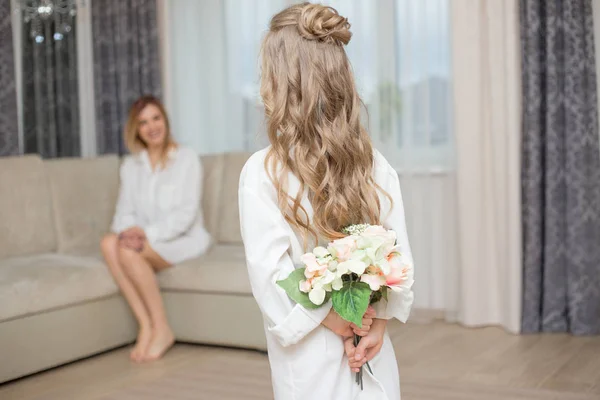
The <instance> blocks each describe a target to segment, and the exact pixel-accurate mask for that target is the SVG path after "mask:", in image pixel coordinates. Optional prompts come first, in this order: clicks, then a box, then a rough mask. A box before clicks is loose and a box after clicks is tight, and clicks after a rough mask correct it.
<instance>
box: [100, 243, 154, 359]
mask: <svg viewBox="0 0 600 400" xmlns="http://www.w3.org/2000/svg"><path fill="white" fill-rule="evenodd" d="M100 247H101V249H102V254H103V255H104V259H105V260H106V263H107V264H108V269H109V271H110V273H111V274H112V276H113V278H114V280H115V282H116V283H117V285H118V286H119V289H121V293H122V294H123V296H124V297H125V300H127V303H129V307H131V310H132V311H133V314H134V315H135V318H136V319H137V321H138V324H139V333H138V337H137V342H136V345H135V347H134V348H133V350H132V351H131V354H130V356H131V359H132V360H134V361H142V357H143V355H144V353H145V352H146V349H147V348H148V346H149V345H150V341H151V339H152V324H151V320H150V314H148V311H147V310H146V306H145V305H144V303H143V301H142V298H141V297H140V295H139V293H138V292H137V291H136V288H135V287H134V285H133V284H132V282H131V280H130V279H129V277H128V276H127V274H125V272H124V271H123V266H122V265H121V263H120V262H119V238H118V237H117V235H115V234H114V233H111V234H108V235H106V236H104V238H103V239H102V242H101V245H100Z"/></svg>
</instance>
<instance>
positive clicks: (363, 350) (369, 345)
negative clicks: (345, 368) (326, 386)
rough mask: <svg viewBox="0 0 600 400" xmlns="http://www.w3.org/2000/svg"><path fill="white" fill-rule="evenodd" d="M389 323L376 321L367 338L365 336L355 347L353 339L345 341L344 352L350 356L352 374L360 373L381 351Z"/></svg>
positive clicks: (380, 320)
mask: <svg viewBox="0 0 600 400" xmlns="http://www.w3.org/2000/svg"><path fill="white" fill-rule="evenodd" d="M386 325H387V321H386V320H384V319H375V321H374V322H373V325H372V327H371V329H370V331H369V333H368V334H367V335H366V336H363V337H362V338H361V339H360V342H359V343H358V346H354V340H353V339H352V338H349V339H346V340H345V341H344V350H345V351H346V355H347V356H348V365H349V366H350V368H351V369H352V372H358V371H359V368H360V367H362V366H363V365H364V364H365V363H366V362H367V361H371V360H372V359H373V358H374V357H375V356H376V355H377V354H378V353H379V351H380V350H381V346H383V338H384V334H385V327H386Z"/></svg>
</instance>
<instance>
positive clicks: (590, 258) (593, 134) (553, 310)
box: [521, 0, 600, 335]
mask: <svg viewBox="0 0 600 400" xmlns="http://www.w3.org/2000/svg"><path fill="white" fill-rule="evenodd" d="M521 40H522V55H523V57H522V59H523V61H522V63H523V65H522V67H523V154H522V155H523V157H522V202H523V208H522V213H523V266H524V275H523V321H522V322H523V326H522V330H523V332H526V333H528V332H570V333H573V334H578V335H584V334H598V333H600V155H599V152H598V145H599V143H598V115H597V108H596V107H597V103H596V76H595V60H594V38H593V26H592V3H591V0H569V1H563V0H521Z"/></svg>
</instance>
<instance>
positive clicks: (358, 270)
mask: <svg viewBox="0 0 600 400" xmlns="http://www.w3.org/2000/svg"><path fill="white" fill-rule="evenodd" d="M366 268H367V264H365V263H364V262H362V261H360V260H348V261H344V262H341V263H339V264H338V266H337V276H338V277H341V276H342V275H344V274H347V273H348V271H350V272H354V273H355V274H357V275H362V274H363V273H364V272H365V269H366Z"/></svg>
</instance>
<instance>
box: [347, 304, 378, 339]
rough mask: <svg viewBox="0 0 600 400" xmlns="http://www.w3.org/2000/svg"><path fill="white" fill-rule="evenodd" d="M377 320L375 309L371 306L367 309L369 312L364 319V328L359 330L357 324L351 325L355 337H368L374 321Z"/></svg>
mask: <svg viewBox="0 0 600 400" xmlns="http://www.w3.org/2000/svg"><path fill="white" fill-rule="evenodd" d="M374 318H375V309H374V308H373V307H371V306H369V307H368V308H367V312H365V315H364V316H363V319H362V328H359V327H358V326H356V325H355V324H350V327H351V328H352V331H353V332H354V334H355V335H358V336H366V335H367V334H368V333H369V330H370V329H371V325H373V319H374Z"/></svg>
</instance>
